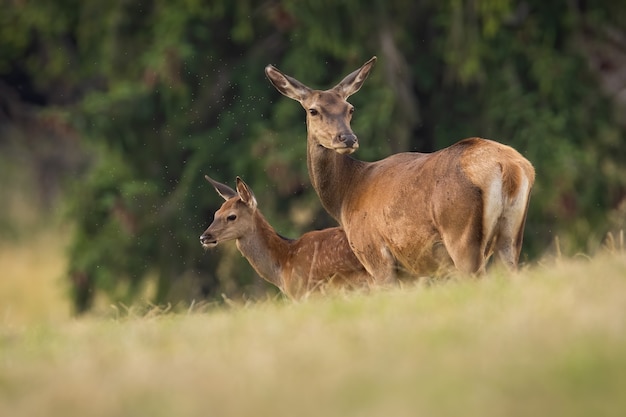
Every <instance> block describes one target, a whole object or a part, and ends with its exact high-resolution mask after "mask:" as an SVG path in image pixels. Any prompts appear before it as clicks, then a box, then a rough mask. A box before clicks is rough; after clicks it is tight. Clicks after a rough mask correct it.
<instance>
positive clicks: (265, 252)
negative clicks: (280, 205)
mask: <svg viewBox="0 0 626 417" xmlns="http://www.w3.org/2000/svg"><path fill="white" fill-rule="evenodd" d="M254 223H255V224H254V231H253V232H252V233H249V234H247V235H245V236H244V237H242V238H239V239H237V248H238V249H239V251H240V252H241V254H242V255H243V256H244V257H245V258H246V259H247V260H248V262H249V263H250V265H252V267H253V268H254V270H255V271H256V272H257V273H258V274H259V275H260V276H261V277H262V278H263V279H265V280H266V281H268V282H270V283H272V284H274V285H276V286H277V287H278V288H280V289H281V290H283V287H284V282H283V279H282V277H281V265H282V264H284V261H283V259H282V257H281V254H282V256H284V254H287V253H288V249H289V244H290V243H289V242H290V241H289V240H288V239H285V238H283V237H281V236H280V235H278V233H276V231H275V230H274V228H273V227H272V226H271V225H270V224H269V223H268V222H267V220H265V218H264V217H263V215H262V214H261V213H259V212H258V211H257V212H256V214H255V216H254Z"/></svg>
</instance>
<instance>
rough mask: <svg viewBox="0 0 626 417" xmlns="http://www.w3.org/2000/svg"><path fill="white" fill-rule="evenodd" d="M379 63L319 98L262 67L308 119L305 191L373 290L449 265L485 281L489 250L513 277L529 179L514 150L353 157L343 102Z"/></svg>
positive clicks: (473, 148)
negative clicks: (309, 189) (339, 232)
mask: <svg viewBox="0 0 626 417" xmlns="http://www.w3.org/2000/svg"><path fill="white" fill-rule="evenodd" d="M375 61H376V57H373V58H372V59H370V60H369V61H367V62H366V63H365V64H363V66H361V68H359V69H357V70H356V71H354V72H352V73H351V74H349V75H348V76H346V77H345V78H344V79H343V80H342V81H341V82H340V83H339V84H337V85H336V86H335V87H333V88H331V89H330V90H325V91H320V90H313V89H311V88H309V87H307V86H306V85H304V84H302V83H301V82H300V81H298V80H296V79H294V78H292V77H290V76H288V75H285V74H283V73H282V72H280V71H279V70H278V69H276V68H275V67H273V66H271V65H269V66H267V67H266V68H265V73H266V75H267V77H268V78H269V80H270V82H271V83H272V84H273V85H274V87H276V89H277V90H278V91H279V92H281V93H282V94H283V95H285V96H287V97H289V98H291V99H294V100H296V101H298V102H299V103H300V104H301V105H302V107H304V109H305V110H306V126H307V165H308V170H309V177H310V179H311V183H312V184H313V188H314V189H315V191H316V192H317V194H318V196H319V198H320V200H321V202H322V205H323V206H324V208H325V209H326V211H328V213H329V214H330V215H331V216H333V217H334V218H335V219H336V220H337V221H338V222H339V224H340V225H341V226H343V228H344V230H345V233H346V235H347V237H348V241H349V242H350V246H351V247H352V249H353V251H354V253H355V255H356V257H357V258H358V259H359V261H361V263H362V264H363V265H364V266H365V269H366V270H367V272H369V273H370V274H371V275H372V276H373V277H374V279H375V280H376V281H377V282H387V281H392V280H393V279H394V278H395V276H396V273H397V272H398V269H402V270H404V271H405V272H408V273H409V274H410V275H413V276H420V275H423V274H429V273H433V272H436V271H437V270H439V269H440V268H446V267H449V266H452V265H453V266H455V267H456V268H457V269H458V270H459V271H461V272H463V273H470V274H472V273H482V272H483V271H484V270H485V266H486V263H487V261H488V260H489V258H490V256H491V254H492V253H493V252H494V251H495V253H496V254H497V255H498V257H499V259H500V260H501V261H502V262H503V263H504V264H505V265H507V266H509V267H510V268H512V269H515V268H516V267H517V263H518V260H519V255H520V251H521V246H522V238H523V232H524V223H525V221H526V213H527V211H528V202H529V196H530V191H531V188H532V186H533V183H534V179H535V171H534V168H533V167H532V165H531V163H530V162H529V161H528V160H527V159H525V158H524V157H523V156H522V155H520V154H519V153H518V152H517V151H516V150H514V149H513V148H511V147H509V146H506V145H502V144H500V143H497V142H494V141H491V140H487V139H481V138H469V139H465V140H462V141H460V142H458V143H456V144H454V145H452V146H450V147H448V148H445V149H442V150H439V151H437V152H434V153H428V154H424V153H408V152H407V153H398V154H394V155H391V156H389V157H387V158H385V159H382V160H380V161H376V162H364V161H359V160H357V159H354V158H352V157H351V156H349V154H351V153H353V152H354V151H355V150H356V149H358V146H359V144H358V139H357V136H356V135H355V134H354V132H353V131H352V129H351V127H350V120H351V117H352V113H353V112H354V107H353V106H352V105H351V104H350V103H348V102H347V101H346V99H347V98H348V97H350V95H352V94H354V93H356V92H357V91H358V90H359V89H360V88H361V86H362V85H363V82H364V81H365V79H366V78H367V76H368V74H369V72H370V70H371V69H372V66H373V65H374V62H375Z"/></svg>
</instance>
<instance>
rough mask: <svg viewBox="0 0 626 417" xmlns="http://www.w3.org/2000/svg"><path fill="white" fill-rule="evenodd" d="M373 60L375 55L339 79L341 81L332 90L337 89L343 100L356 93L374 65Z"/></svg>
mask: <svg viewBox="0 0 626 417" xmlns="http://www.w3.org/2000/svg"><path fill="white" fill-rule="evenodd" d="M375 62H376V57H375V56H374V57H372V58H370V60H369V61H367V62H366V63H365V64H363V65H362V66H361V68H359V69H358V70H356V71H353V72H352V73H350V74H348V75H347V76H346V78H344V79H343V80H341V82H340V83H339V84H337V85H336V86H335V87H334V88H333V90H335V91H337V92H338V93H339V94H340V95H341V96H342V97H343V98H344V100H345V99H347V98H348V97H350V96H351V95H352V94H354V93H356V92H357V91H359V90H360V89H361V86H362V85H363V83H364V82H365V80H366V79H367V76H368V75H369V73H370V71H371V70H372V67H373V66H374V63H375Z"/></svg>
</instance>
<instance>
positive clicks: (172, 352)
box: [0, 251, 626, 417]
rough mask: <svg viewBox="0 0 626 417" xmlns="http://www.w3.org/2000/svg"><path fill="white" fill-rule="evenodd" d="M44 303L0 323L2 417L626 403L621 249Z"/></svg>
mask: <svg viewBox="0 0 626 417" xmlns="http://www.w3.org/2000/svg"><path fill="white" fill-rule="evenodd" d="M55 265H56V264H55ZM50 291H52V293H53V292H54V291H56V290H50ZM43 294H44V295H39V296H38V297H39V301H40V302H41V303H44V304H46V303H47V304H46V306H47V307H46V308H48V309H50V313H51V314H53V315H54V314H56V315H58V316H57V317H58V320H55V321H53V322H51V321H49V320H46V319H43V320H41V322H39V321H37V320H35V319H36V318H37V317H40V314H41V313H40V312H37V313H33V314H32V315H31V316H28V320H27V321H28V322H29V324H28V325H25V326H21V327H16V326H9V327H7V326H3V327H1V329H2V330H1V331H0V415H7V416H9V415H10V416H15V417H21V416H29V417H31V416H54V415H64V416H84V415H89V416H111V415H151V416H172V415H176V416H195V415H211V416H224V415H228V416H243V415H256V416H295V415H297V416H330V417H333V416H400V417H402V416H415V415H427V416H459V415H463V416H526V415H547V416H549V415H558V416H589V415H594V416H598V415H602V416H612V415H615V416H621V415H623V412H624V410H626V398H625V396H624V395H623V393H624V392H626V314H624V313H625V312H626V255H625V254H624V253H623V251H617V252H614V253H613V254H611V255H598V256H596V257H594V258H590V259H589V258H582V257H581V258H578V259H575V260H565V259H561V260H559V261H558V262H552V261H550V262H545V263H543V264H540V265H538V266H533V267H531V268H529V269H527V270H526V271H523V272H521V273H520V274H517V275H514V276H509V275H508V274H502V273H497V272H494V273H492V274H491V275H489V276H488V277H486V278H484V279H481V280H459V281H454V280H453V281H448V282H445V283H440V284H429V285H408V286H405V288H401V289H394V290H387V291H377V292H373V293H371V294H356V295H339V296H334V297H320V298H315V299H310V300H307V301H304V302H301V303H291V302H286V301H283V300H269V301H266V302H259V303H252V304H248V305H242V306H231V307H220V308H213V307H211V308H199V309H194V308H192V309H191V311H189V312H187V313H180V312H179V313H171V312H168V313H163V312H162V311H161V310H159V309H158V308H153V309H152V310H149V313H148V314H143V313H141V314H138V313H136V311H142V310H141V309H137V310H133V309H131V310H130V314H120V316H119V317H118V318H103V317H102V316H98V317H95V316H92V317H84V318H80V319H70V318H67V319H63V317H66V314H67V313H66V306H65V304H64V302H54V303H52V302H50V299H51V298H54V297H49V296H46V295H45V294H46V292H44V293H43ZM47 294H51V293H50V292H48V293H47ZM18 299H19V300H21V301H20V302H23V301H24V297H23V296H21V295H20V296H19V297H18ZM46 300H48V301H46ZM14 304H16V305H15V306H14V307H13V309H14V311H17V310H16V309H18V307H17V304H19V303H17V302H15V303H14ZM20 308H22V309H23V311H26V310H28V309H30V308H34V309H35V310H34V311H40V310H41V309H40V308H39V307H37V303H36V302H33V304H29V306H22V307H20ZM38 309H39V310H38ZM55 310H56V311H57V312H56V313H54V311H55ZM59 311H60V312H59ZM5 323H6V321H5Z"/></svg>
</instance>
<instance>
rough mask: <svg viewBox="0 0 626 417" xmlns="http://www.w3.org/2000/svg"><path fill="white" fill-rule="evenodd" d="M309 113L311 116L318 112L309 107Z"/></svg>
mask: <svg viewBox="0 0 626 417" xmlns="http://www.w3.org/2000/svg"><path fill="white" fill-rule="evenodd" d="M309 114H310V115H311V116H317V115H318V114H319V112H318V111H317V110H315V109H309Z"/></svg>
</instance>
